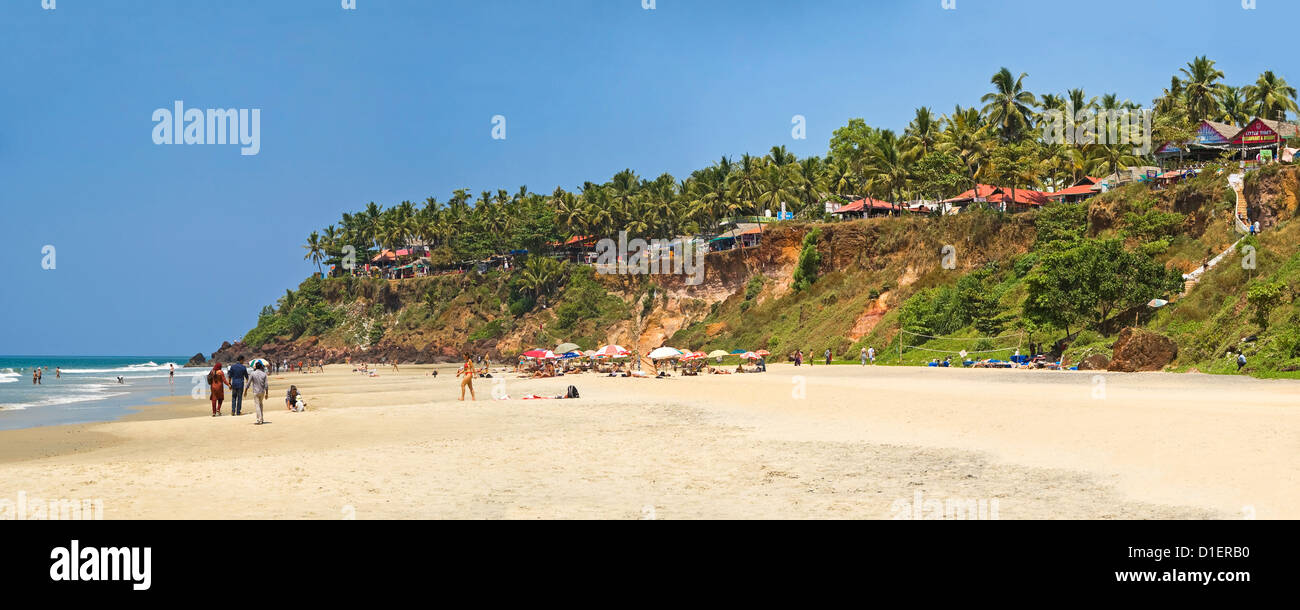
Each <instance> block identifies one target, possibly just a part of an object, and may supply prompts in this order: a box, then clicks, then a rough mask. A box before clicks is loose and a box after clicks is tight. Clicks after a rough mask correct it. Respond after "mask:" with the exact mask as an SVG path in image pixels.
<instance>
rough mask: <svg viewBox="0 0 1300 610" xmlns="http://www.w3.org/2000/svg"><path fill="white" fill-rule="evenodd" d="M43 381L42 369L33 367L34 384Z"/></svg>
mask: <svg viewBox="0 0 1300 610" xmlns="http://www.w3.org/2000/svg"><path fill="white" fill-rule="evenodd" d="M40 382H41V369H32V385H36V384H38V383H40Z"/></svg>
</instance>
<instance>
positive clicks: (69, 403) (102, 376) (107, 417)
mask: <svg viewBox="0 0 1300 610" xmlns="http://www.w3.org/2000/svg"><path fill="white" fill-rule="evenodd" d="M186 360H187V358H182V357H178V356H0V430H12V429H15V428H30V427H33V426H48V425H54V424H72V423H86V422H98V421H112V420H114V419H118V418H120V417H122V416H123V415H126V414H128V413H131V412H132V409H131V408H130V407H139V406H141V405H145V404H147V403H149V401H151V400H152V399H154V398H159V397H163V396H177V395H179V396H185V395H190V392H191V389H192V387H193V386H194V385H195V383H196V379H199V378H201V377H202V376H203V375H204V374H206V373H207V370H206V369H183V368H181V364H182V363H184V362H186ZM171 365H175V367H176V376H175V378H174V379H173V378H170V377H169V376H168V371H169V370H170V367H171ZM36 367H41V369H42V370H43V371H44V375H43V377H42V379H41V383H40V384H39V385H37V384H33V383H32V371H33V370H34V369H35V368H36ZM56 371H57V374H56ZM119 377H120V379H119Z"/></svg>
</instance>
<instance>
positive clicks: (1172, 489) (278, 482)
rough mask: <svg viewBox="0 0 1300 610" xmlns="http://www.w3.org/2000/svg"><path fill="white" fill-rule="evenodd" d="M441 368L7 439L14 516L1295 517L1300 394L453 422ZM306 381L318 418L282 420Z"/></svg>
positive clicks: (482, 383) (1122, 383)
mask: <svg viewBox="0 0 1300 610" xmlns="http://www.w3.org/2000/svg"><path fill="white" fill-rule="evenodd" d="M431 368H432V367H414V366H412V367H402V369H401V372H400V373H394V372H393V371H392V370H391V369H387V370H385V371H384V372H383V373H382V374H381V376H380V377H378V378H364V377H362V376H360V375H358V374H356V373H352V372H351V369H350V367H344V366H334V367H329V368H328V371H329V372H327V373H325V374H314V375H298V374H293V375H284V376H279V377H276V378H275V379H273V382H272V401H271V403H272V405H273V407H274V408H272V409H270V410H269V412H268V413H269V415H268V419H269V420H270V421H271V422H272V423H271V424H269V425H266V426H254V425H253V418H252V417H251V416H244V417H240V418H234V417H229V416H227V417H222V418H211V417H208V416H207V413H208V412H209V407H208V404H207V402H206V401H194V400H189V399H182V400H179V401H177V402H175V403H173V404H163V405H153V406H149V407H146V408H145V409H144V411H143V412H142V413H141V414H140V415H138V416H135V417H133V418H131V419H129V420H125V421H119V422H113V423H105V424H89V425H77V426H59V427H49V428H40V429H32V430H18V431H10V432H0V500H3V499H4V498H9V499H14V498H15V496H16V494H17V493H18V492H19V491H23V492H25V493H26V494H27V496H28V497H39V498H71V499H101V500H102V501H103V506H104V512H105V516H106V517H108V518H219V519H227V518H238V519H247V518H319V519H340V518H346V517H351V516H355V517H356V518H358V519H380V518H627V519H639V518H643V517H654V518H661V519H664V518H667V519H674V518H676V519H680V518H868V519H888V518H891V517H894V516H896V514H897V513H896V512H895V511H894V510H893V509H894V508H897V506H898V504H895V503H896V502H912V501H913V500H914V498H916V493H917V492H920V493H921V497H922V498H923V499H927V500H930V499H935V500H945V499H961V500H977V501H978V500H985V501H991V500H996V501H997V507H998V516H999V517H1000V518H1002V519H1017V518H1030V519H1053V518H1206V517H1211V518H1241V517H1242V516H1243V515H1245V514H1255V515H1257V516H1258V517H1259V518H1297V517H1300V508H1298V507H1297V500H1300V485H1298V484H1297V476H1296V472H1297V466H1296V460H1297V457H1300V414H1298V412H1297V409H1296V408H1295V406H1294V405H1295V404H1296V401H1297V399H1298V398H1300V384H1298V383H1296V382H1290V381H1259V380H1251V379H1244V378H1236V377H1212V376H1204V375H1170V374H1158V373H1152V374H1131V375H1124V374H1105V375H1103V376H1102V378H1103V379H1105V387H1104V397H1101V398H1094V393H1095V391H1096V390H1097V386H1096V385H1095V383H1094V376H1093V375H1092V374H1089V373H1061V372H1022V371H1000V370H963V369H922V368H907V369H903V368H885V367H865V368H864V367H858V366H831V367H827V366H816V367H811V368H808V367H802V368H795V367H793V366H789V365H774V366H772V367H771V368H770V372H769V373H767V374H755V375H732V376H704V377H674V378H671V379H663V380H660V379H622V378H619V379H611V378H607V377H597V376H594V375H574V376H568V377H563V378H558V379H547V380H535V381H534V380H521V379H515V378H513V376H509V377H507V378H504V379H502V380H501V381H499V383H503V384H504V385H502V386H500V387H501V391H504V392H505V393H508V394H510V395H512V396H521V395H524V394H529V393H538V394H545V395H557V394H562V393H563V391H564V388H565V387H566V386H567V385H569V384H573V385H576V386H577V387H578V388H579V390H580V391H581V392H582V398H581V399H578V400H536V401H523V400H510V401H496V400H492V397H491V393H492V388H493V386H492V382H493V381H494V380H488V379H480V380H478V381H477V382H476V383H477V389H478V394H479V396H478V397H479V401H478V402H475V403H468V402H466V403H460V402H457V401H455V400H454V398H455V396H456V394H457V390H456V388H457V381H456V379H455V378H454V377H453V376H452V374H451V371H452V367H439V370H440V371H441V372H442V374H440V375H439V377H438V378H437V379H436V380H435V379H433V378H432V377H429V376H427V372H428V371H429V370H430V369H431ZM289 383H294V384H296V385H298V387H299V388H300V389H302V390H303V392H304V394H306V395H307V396H308V397H309V399H311V402H312V407H313V408H312V410H310V411H308V412H307V413H286V412H284V411H283V402H282V401H283V395H284V391H285V389H287V387H288V384H289ZM801 384H802V389H803V391H804V392H805V394H804V396H805V397H804V398H798V397H797V395H798V391H799V390H800V387H801ZM251 410H252V408H251V401H246V404H245V411H246V412H250V411H251ZM226 411H227V413H229V408H228V406H227V409H226ZM1243 511H1244V512H1243Z"/></svg>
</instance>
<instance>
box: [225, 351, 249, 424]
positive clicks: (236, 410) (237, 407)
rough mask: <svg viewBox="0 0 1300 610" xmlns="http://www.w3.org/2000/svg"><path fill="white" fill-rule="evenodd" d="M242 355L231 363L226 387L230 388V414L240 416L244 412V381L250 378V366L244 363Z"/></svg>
mask: <svg viewBox="0 0 1300 610" xmlns="http://www.w3.org/2000/svg"><path fill="white" fill-rule="evenodd" d="M243 362H244V357H243V356H242V355H241V356H239V357H238V358H237V359H236V360H235V363H234V364H232V365H230V372H229V374H228V378H227V380H226V387H228V388H230V414H231V415H234V416H235V417H239V416H240V415H243V414H244V382H245V381H247V380H248V367H246V366H244V365H243Z"/></svg>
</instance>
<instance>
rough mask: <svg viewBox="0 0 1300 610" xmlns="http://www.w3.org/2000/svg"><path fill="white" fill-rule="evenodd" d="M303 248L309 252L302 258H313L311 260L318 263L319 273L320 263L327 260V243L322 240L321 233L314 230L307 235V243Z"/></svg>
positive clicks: (317, 270)
mask: <svg viewBox="0 0 1300 610" xmlns="http://www.w3.org/2000/svg"><path fill="white" fill-rule="evenodd" d="M303 248H305V249H306V250H307V254H306V255H305V256H303V257H302V259H303V260H307V259H311V262H313V263H316V272H317V273H319V272H320V270H321V268H320V263H321V261H323V260H325V243H324V242H323V241H321V238H320V233H317V232H316V231H312V232H311V235H308V236H307V245H305V246H303Z"/></svg>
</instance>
